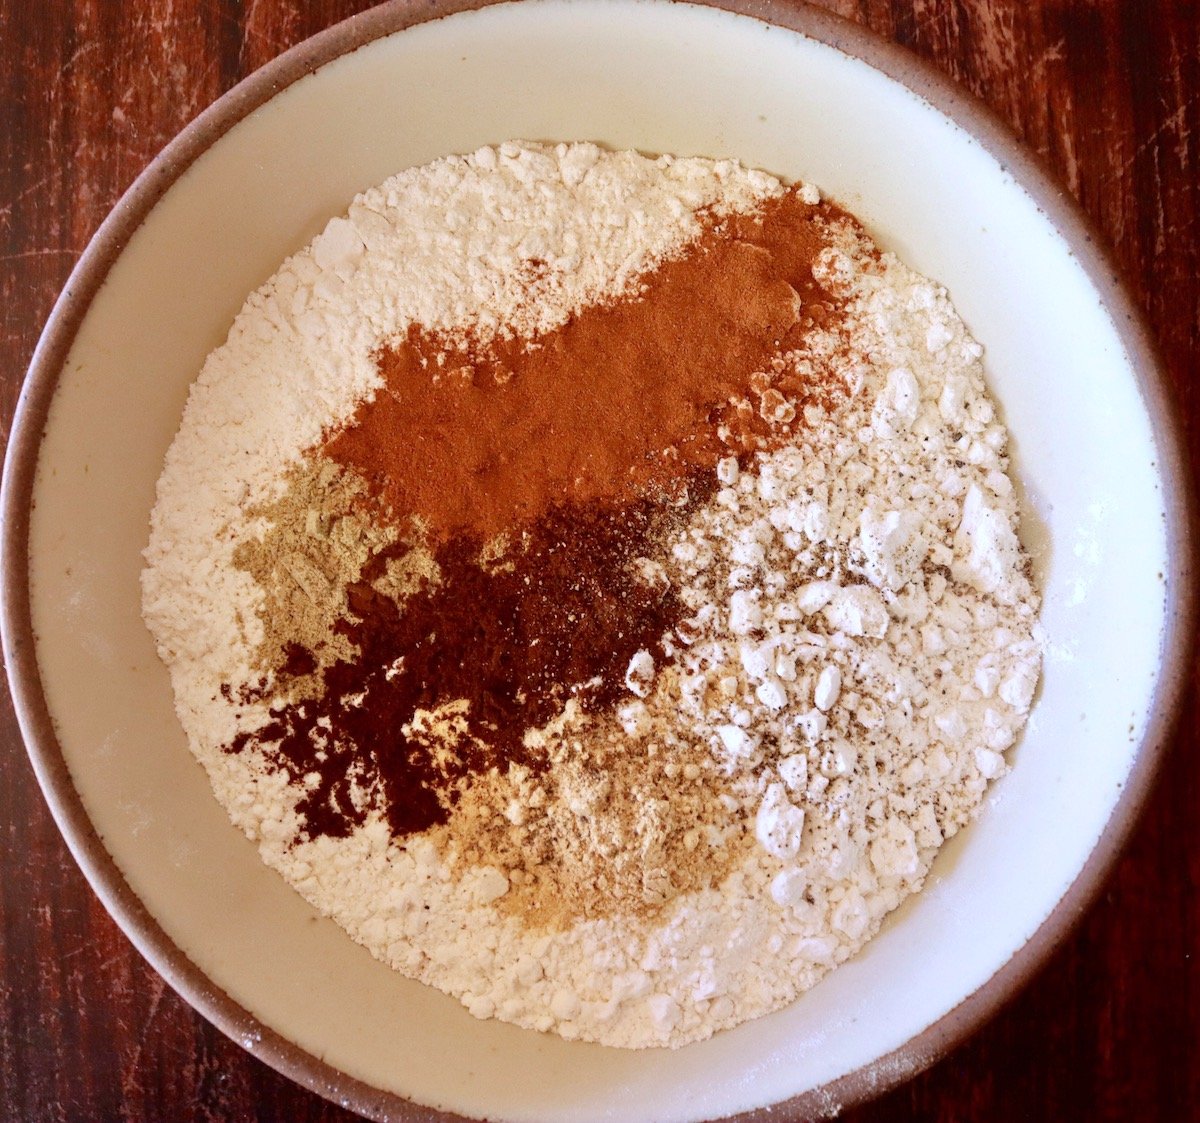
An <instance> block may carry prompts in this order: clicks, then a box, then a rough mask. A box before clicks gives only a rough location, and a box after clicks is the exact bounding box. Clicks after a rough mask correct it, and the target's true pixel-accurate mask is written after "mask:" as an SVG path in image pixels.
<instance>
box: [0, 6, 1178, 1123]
mask: <svg viewBox="0 0 1200 1123" xmlns="http://www.w3.org/2000/svg"><path fill="white" fill-rule="evenodd" d="M822 3H824V5H825V6H826V7H828V8H831V9H833V10H836V11H838V12H840V13H841V14H842V15H845V16H848V17H849V18H851V19H853V20H856V21H858V22H860V23H863V24H865V25H867V26H869V27H871V28H873V29H874V30H876V31H878V32H880V33H881V34H882V35H884V36H886V37H887V38H889V39H893V40H895V41H897V42H900V43H902V44H904V45H906V46H908V47H910V48H911V49H912V50H914V51H916V52H917V53H918V54H920V55H922V56H924V57H925V58H927V59H930V60H931V61H932V62H933V63H934V64H935V65H937V66H938V67H939V68H941V69H942V70H943V71H945V72H946V73H947V74H949V75H951V76H952V77H953V78H955V79H957V80H958V81H960V82H961V83H963V84H964V85H966V86H967V87H968V88H970V89H971V90H972V91H974V92H975V93H976V94H977V95H979V96H980V97H981V98H983V99H984V101H986V102H987V103H988V104H990V105H991V106H992V107H993V108H994V109H995V110H997V111H998V112H999V114H1000V115H1001V116H1002V117H1003V118H1004V119H1005V120H1006V121H1008V122H1009V123H1010V124H1011V125H1012V127H1013V128H1014V129H1015V130H1016V131H1017V133H1018V134H1019V135H1020V136H1021V137H1022V138H1023V139H1024V140H1025V141H1026V142H1027V143H1028V144H1029V145H1030V146H1031V147H1032V148H1033V149H1035V150H1036V151H1037V152H1038V153H1039V154H1040V155H1041V156H1042V157H1043V159H1044V160H1045V162H1046V164H1047V165H1048V166H1049V167H1050V169H1051V170H1052V171H1053V172H1054V173H1055V174H1056V175H1057V176H1058V177H1059V178H1060V179H1061V180H1062V182H1063V183H1064V184H1065V185H1066V186H1067V187H1068V188H1069V190H1070V191H1071V193H1072V194H1073V195H1074V196H1075V197H1076V198H1077V199H1078V200H1079V201H1080V203H1082V205H1083V207H1084V209H1085V210H1086V211H1087V212H1088V213H1089V214H1090V215H1091V216H1092V217H1093V219H1095V220H1096V222H1097V223H1098V225H1099V226H1100V228H1101V229H1102V230H1103V232H1104V233H1105V234H1106V235H1107V237H1108V238H1109V240H1110V241H1111V243H1112V245H1113V247H1114V249H1115V253H1116V257H1117V261H1118V263H1119V266H1120V268H1121V270H1122V271H1123V273H1124V276H1125V277H1126V279H1127V280H1128V282H1129V284H1130V285H1131V286H1132V289H1133V292H1134V294H1135V295H1136V297H1137V300H1138V302H1139V303H1140V304H1141V306H1142V307H1143V308H1144V309H1145V311H1146V312H1147V314H1148V315H1149V318H1150V322H1151V324H1152V325H1153V327H1154V329H1155V331H1156V332H1157V335H1158V338H1159V340H1160V342H1161V344H1162V348H1163V352H1164V354H1165V357H1166V362H1167V366H1168V368H1169V371H1170V375H1171V379H1172V381H1173V383H1174V386H1175V389H1176V391H1177V394H1178V398H1179V401H1180V402H1181V404H1182V408H1183V410H1184V415H1185V417H1186V421H1187V427H1188V434H1189V439H1190V444H1191V450H1192V455H1193V464H1196V463H1200V455H1198V454H1200V436H1198V426H1200V371H1198V369H1197V363H1198V359H1197V355H1198V354H1200V349H1198V344H1200V281H1198V279H1197V275H1198V273H1200V254H1198V252H1197V235H1198V233H1200V223H1198V213H1200V205H1198V204H1200V186H1198V185H1200V11H1198V9H1197V6H1196V4H1195V3H1193V2H1192V0H1157V2H1153V0H858V2H855V0H822ZM367 6H369V5H368V4H366V3H364V2H362V0H138V2H136V3H121V2H119V0H0V409H2V410H3V418H4V424H3V431H4V432H7V429H8V422H9V419H10V418H11V415H12V410H13V407H14V404H15V401H16V397H17V392H18V388H19V386H20V384H21V379H22V377H23V374H24V370H25V367H26V364H27V362H28V360H29V356H30V354H31V352H32V350H33V347H34V344H35V342H36V341H37V337H38V333H39V331H40V329H41V326H42V323H43V321H44V320H45V318H46V316H47V315H48V313H49V311H50V308H51V305H52V303H53V301H54V299H55V296H56V295H57V293H58V291H59V289H60V288H61V286H62V284H63V281H64V280H65V279H66V276H67V273H68V271H69V270H70V268H71V266H72V264H73V263H74V262H75V260H76V258H77V257H78V256H79V254H80V253H81V252H82V250H83V248H84V246H85V245H86V243H87V240H88V238H89V236H90V235H91V234H92V232H93V231H94V230H95V228H96V227H97V225H98V224H99V223H100V221H101V220H102V219H103V217H104V215H105V214H106V213H107V211H108V210H109V208H110V207H111V206H112V204H113V203H114V202H115V201H116V200H117V198H118V197H119V196H120V194H121V192H122V191H123V190H124V189H125V188H126V187H127V186H128V184H129V183H130V182H131V181H132V180H133V178H134V177H135V176H136V175H137V173H138V172H139V171H140V170H141V169H142V168H143V167H144V166H145V164H146V163H147V162H148V161H149V160H150V159H151V158H152V157H153V156H154V155H155V154H156V153H157V152H158V151H159V149H160V148H161V147H162V146H163V145H164V144H165V143H166V142H167V141H168V140H169V139H170V138H171V137H172V136H173V135H174V134H175V133H176V132H177V131H178V130H179V129H180V128H181V127H182V126H183V125H184V124H185V123H186V122H187V121H189V120H190V119H191V118H192V117H194V116H195V115H196V114H197V113H198V112H199V111H200V110H202V109H203V108H204V107H205V106H206V105H208V104H209V103H210V102H212V101H213V100H214V99H215V98H216V97H217V96H218V95H220V94H221V93H222V92H223V91H224V90H226V89H228V88H229V87H230V86H232V85H233V84H234V83H235V82H237V81H238V79H240V78H241V77H243V76H244V75H246V74H248V73H249V72H250V71H252V70H254V69H255V68H256V67H259V66H261V65H262V64H263V63H265V62H267V61H268V60H269V59H271V58H272V57H274V56H275V55H276V54H278V53H279V52H280V51H282V50H284V49H285V48H287V47H289V46H291V45H292V44H294V43H296V42H298V41H300V40H301V39H303V38H305V37H306V36H308V35H311V34H312V33H314V32H316V31H318V30H320V29H321V28H323V27H326V26H328V25H329V24H331V23H333V22H334V21H336V20H339V19H341V18H343V17H345V16H348V15H350V14H352V13H353V12H355V11H359V10H361V9H363V8H365V7H367ZM1198 678H1200V676H1198V675H1197V674H1196V673H1195V672H1193V675H1192V695H1191V699H1190V701H1189V704H1188V707H1187V709H1186V711H1185V714H1184V718H1183V722H1182V727H1181V730H1180V734H1179V736H1178V737H1177V739H1176V741H1177V743H1176V744H1175V746H1174V748H1173V750H1172V752H1171V753H1170V755H1169V757H1168V758H1167V761H1166V765H1165V769H1164V774H1163V775H1162V777H1161V779H1160V782H1159V784H1158V786H1157V789H1156V791H1155V794H1154V796H1153V797H1152V799H1151V802H1150V805H1149V807H1148V809H1147V813H1146V815H1145V817H1144V819H1143V820H1142V822H1141V824H1140V826H1139V828H1138V829H1137V831H1136V834H1135V836H1134V838H1133V840H1132V843H1131V845H1130V846H1129V848H1128V850H1127V852H1126V854H1125V855H1124V857H1123V858H1122V860H1121V861H1120V862H1119V864H1118V866H1117V868H1116V870H1115V872H1114V874H1113V876H1112V877H1111V879H1110V880H1109V882H1108V884H1107V886H1106V889H1105V891H1104V892H1103V893H1102V895H1101V897H1100V899H1099V901H1098V902H1097V903H1096V905H1095V906H1094V907H1093V908H1092V909H1091V910H1090V912H1089V913H1088V915H1087V917H1086V919H1085V920H1084V922H1083V923H1082V925H1081V926H1080V927H1079V928H1078V930H1077V931H1076V932H1075V933H1074V934H1073V935H1072V936H1071V937H1070V938H1069V939H1068V940H1067V941H1066V942H1065V943H1064V944H1063V945H1062V946H1061V947H1060V948H1059V949H1058V950H1057V952H1056V953H1055V955H1054V956H1053V958H1052V959H1051V961H1050V962H1049V964H1048V966H1047V967H1046V968H1045V969H1044V970H1043V971H1042V972H1041V973H1040V974H1039V975H1038V976H1037V977H1036V978H1034V980H1033V981H1032V982H1031V983H1030V984H1029V986H1028V987H1027V988H1026V989H1025V990H1024V991H1023V992H1022V993H1021V994H1020V995H1019V996H1018V997H1017V998H1016V999H1015V1000H1014V1001H1013V1002H1012V1003H1011V1004H1010V1005H1009V1006H1008V1007H1007V1008H1006V1009H1005V1010H1004V1011H1003V1012H1002V1013H1001V1014H1000V1015H999V1016H998V1017H996V1018H995V1019H994V1020H993V1021H992V1022H991V1023H989V1024H988V1025H987V1026H986V1027H985V1028H984V1029H983V1030H981V1031H980V1032H979V1033H978V1034H976V1035H975V1037H974V1038H973V1039H972V1040H970V1041H969V1042H968V1043H967V1044H965V1045H964V1046H962V1047H961V1048H960V1049H958V1050H957V1051H956V1052H955V1053H953V1054H952V1055H951V1056H949V1057H948V1058H946V1059H945V1060H943V1061H941V1062H940V1063H939V1064H937V1065H935V1066H934V1067H933V1068H932V1069H930V1070H928V1071H927V1072H925V1073H924V1074H922V1075H920V1076H918V1077H917V1078H916V1079H914V1080H912V1081H911V1082H909V1083H908V1084H907V1085H905V1086H904V1087H902V1088H900V1089H898V1090H896V1091H894V1092H892V1093H890V1094H889V1095H887V1096H885V1097H884V1098H882V1099H880V1100H878V1101H877V1102H875V1103H873V1104H870V1105H868V1106H865V1107H862V1108H860V1109H858V1110H855V1111H851V1112H848V1113H847V1114H846V1116H845V1118H847V1119H850V1120H853V1121H854V1123H880V1121H884V1120H890V1121H898V1120H922V1121H925V1120H945V1121H955V1120H1002V1121H1008V1120H1122V1121H1126V1120H1129V1121H1135V1120H1164V1121H1170V1123H1177V1121H1185V1120H1190V1119H1200V894H1198V892H1197V882H1198V880H1200V845H1198V843H1200V827H1198V826H1197V823H1198V822H1200V741H1198V738H1197V729H1198V727H1200V721H1198V718H1200V708H1198V707H1197V703H1196V695H1197V691H1196V685H1197V679H1198ZM1098 688H1102V684H1098ZM0 705H2V707H3V708H2V709H0V1119H2V1120H5V1121H8V1120H13V1121H27V1120H29V1121H32V1120H37V1121H40V1120H69V1121H76V1120H78V1121H85V1120H86V1121H93V1120H94V1121H103V1120H179V1121H192V1120H251V1119H261V1120H288V1121H291V1120H295V1121H302V1120H321V1121H331V1120H346V1119H350V1118H351V1116H350V1115H349V1114H348V1113H346V1112H345V1111H343V1110H341V1109H338V1108H335V1107H333V1106H332V1105H329V1104H327V1103H325V1102H324V1101H323V1100H321V1099H319V1098H317V1097H316V1096H314V1095H311V1094H310V1093H308V1092H306V1091H304V1090H302V1089H301V1088H299V1087H297V1086H295V1085H293V1084H291V1083H290V1082H289V1081H288V1080H286V1079H285V1078H283V1077H281V1076H278V1075H276V1074H275V1073H274V1072H272V1071H271V1070H269V1069H268V1068H266V1067H265V1066H263V1065H262V1064H260V1063H259V1062H257V1061H256V1060H254V1059H253V1058H252V1057H250V1056H249V1054H247V1053H245V1052H243V1051H242V1050H241V1049H240V1048H239V1047H238V1046H237V1045H235V1044H233V1043H232V1042H230V1041H228V1040H227V1039H225V1038H224V1037H223V1036H222V1035H221V1034H220V1033H219V1032H217V1031H216V1030H215V1029H213V1028H212V1027H211V1026H209V1025H208V1024H207V1023H206V1022H204V1021H203V1020H202V1019H201V1018H200V1017H199V1016H198V1015H197V1014H195V1013H193V1012H192V1010H191V1009H190V1008H189V1007H188V1006H187V1005H186V1004H185V1003H184V1002H183V1001H182V1000H181V999H179V998H178V997H177V996H176V995H175V994H174V993H173V992H172V991H171V990H170V989H169V988H167V987H166V986H165V984H164V983H163V982H162V980H161V979H160V978H159V977H158V976H157V975H156V974H155V973H154V972H153V971H152V970H151V969H150V967H148V966H147V965H146V963H145V962H144V961H143V960H142V959H141V957H140V956H139V955H138V954H137V952H135V951H134V950H133V948H132V946H131V945H130V944H129V943H128V941H127V940H126V939H125V937H124V936H123V935H122V934H121V933H120V932H119V931H118V930H117V928H116V927H115V925H114V924H113V923H112V922H111V921H110V920H109V918H108V916H107V914H106V913H105V912H104V909H103V908H102V907H101V906H100V904H99V902H98V901H97V900H96V899H95V898H94V897H93V895H92V893H91V891H90V890H89V888H88V886H87V885H86V883H85V882H84V880H83V877H82V876H81V875H80V873H79V871H78V869H77V868H76V867H75V865H74V862H73V861H72V859H71V857H70V855H69V854H68V852H67V849H66V847H65V845H64V844H63V842H62V839H61V838H60V837H59V835H58V832H57V830H56V829H55V827H54V824H53V823H52V821H51V819H50V816H49V813H48V812H47V810H46V808H45V806H44V805H43V802H42V799H41V796H40V793H39V792H38V789H37V787H36V784H35V783H34V779H33V774H32V771H31V770H30V767H29V764H28V761H27V759H26V757H25V753H24V749H23V747H22V744H21V740H20V736H19V734H18V732H17V729H16V725H15V722H14V720H13V717H12V712H11V706H10V705H9V702H8V699H7V695H5V696H4V697H3V699H2V701H0Z"/></svg>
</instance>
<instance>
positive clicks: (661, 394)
mask: <svg viewBox="0 0 1200 1123" xmlns="http://www.w3.org/2000/svg"><path fill="white" fill-rule="evenodd" d="M980 354H981V349H980V347H979V346H978V344H976V343H975V342H974V341H973V340H972V339H971V338H970V337H969V336H968V335H967V333H966V331H965V329H964V327H963V324H962V322H961V321H960V320H959V318H958V317H957V315H956V314H955V313H954V310H953V309H952V308H951V306H950V304H949V302H948V300H947V298H946V295H945V293H944V292H943V291H942V290H941V289H940V288H938V287H937V286H936V285H934V284H932V283H930V282H929V281H926V280H925V279H923V278H921V277H919V276H917V275H915V274H914V273H912V272H911V271H910V270H908V269H907V268H905V267H904V266H903V265H902V264H901V263H900V262H898V261H897V260H895V258H893V257H892V256H890V255H887V254H880V253H879V252H878V251H877V250H876V249H875V247H874V246H873V245H872V243H871V242H870V240H869V239H868V238H867V236H866V235H865V234H864V233H863V231H862V230H861V228H860V227H859V226H858V224H857V223H856V222H855V221H854V220H853V218H851V217H850V216H848V215H846V214H845V213H844V212H842V211H840V210H838V209H837V208H836V207H833V206H831V205H829V204H827V203H823V202H821V201H820V197H819V195H818V193H817V192H816V191H815V190H814V189H813V188H811V187H808V186H794V187H791V188H785V187H784V186H782V185H781V184H780V183H779V182H777V181H776V180H774V179H772V178H771V177H769V176H766V175H764V174H762V173H759V172H754V171H748V170H746V169H744V168H741V167H740V166H738V165H737V164H735V163H731V162H712V161H708V160H698V159H672V158H670V157H663V158H660V159H657V160H649V159H646V158H643V157H641V156H638V155H636V154H633V153H609V152H604V151H602V150H600V149H598V148H596V147H594V146H592V145H586V144H577V145H559V146H558V147H555V148H549V147H536V146H520V145H515V144H506V145H502V146H501V147H500V148H498V149H492V148H484V149H481V150H480V151H479V152H476V153H475V154H474V155H472V156H468V157H454V158H449V159H445V160H440V161H438V162H436V163H433V164H431V165H429V166H427V167H424V168H419V169H415V170H411V171H407V172H404V173H402V174H400V175H398V176H396V177H394V178H393V179H391V180H389V181H388V182H386V183H385V184H383V185H382V186H381V187H379V188H376V189H374V190H372V191H369V192H367V193H366V194H365V195H362V196H360V197H359V198H358V199H356V200H355V202H354V203H353V204H352V206H351V207H350V211H349V214H348V217H346V218H336V219H334V220H333V221H332V222H330V224H329V226H328V227H327V228H326V230H325V231H324V233H323V234H321V235H320V236H319V237H318V238H317V239H316V240H315V241H314V242H313V243H312V245H311V246H309V247H308V248H307V249H305V250H303V251H302V252H300V253H299V254H297V255H296V256H295V257H293V258H290V259H289V260H288V261H287V262H285V264H284V265H283V267H282V268H281V269H280V270H279V272H278V273H277V274H276V275H275V276H274V277H273V278H272V279H271V280H270V281H269V282H268V283H267V284H266V285H264V286H263V287H262V288H261V289H260V290H259V291H258V292H256V293H255V294H253V295H252V296H251V297H250V299H249V300H248V301H247V303H246V306H245V308H244V309H243V310H242V312H241V313H240V315H239V316H238V317H237V320H236V321H235V323H234V326H233V329H232V331H231V332H230V336H229V339H228V341H227V342H226V343H225V345H224V346H222V347H221V348H219V349H218V350H217V351H215V352H214V353H213V354H212V355H211V356H210V357H209V359H208V361H207V363H206V365H205V367H204V370H203V372H202V373H201V375H200V377H199V379H198V381H197V382H196V385H195V387H194V388H193V390H192V393H191V396H190V399H189V401H188V405H187V409H186V412H185V415H184V420H183V424H182V427H181V429H180V432H179V435H178V436H177V438H176V440H175V442H174V444H173V445H172V447H171V449H170V452H169V453H168V456H167V462H166V468H165V470H164V472H163V476H162V479H161V480H160V482H159V489H158V502H157V505H156V507H155V510H154V514H153V518H152V527H151V538H150V544H149V547H148V548H147V550H146V559H147V563H148V564H147V568H146V570H145V572H144V575H143V593H144V599H143V604H144V612H145V617H146V620H147V622H148V624H149V626H150V628H151V630H152V631H153V633H154V636H155V638H156V640H157V642H158V645H159V650H160V653H161V655H162V657H163V659H164V660H165V662H166V664H167V666H168V667H169V668H170V671H171V676H172V682H173V684H174V688H175V695H176V702H177V708H178V711H179V715H180V718H181V720H182V722H183V725H184V728H185V729H186V731H187V734H188V737H189V740H190V743H191V745H192V748H193V751H194V752H195V753H196V755H197V757H198V758H199V759H200V761H201V762H202V763H203V764H204V766H205V767H206V768H207V770H208V773H209V776H210V778H211V780H212V783H213V787H214V789H215V791H216V794H217V796H218V798H219V799H220V800H221V802H222V803H223V805H224V806H225V807H226V809H227V810H228V812H229V814H230V815H231V817H232V818H233V821H234V822H235V823H236V824H237V825H238V826H239V827H241V828H242V829H243V830H244V831H246V833H247V834H248V835H250V837H251V838H253V839H255V840H257V842H258V844H259V848H260V852H261V854H262V857H263V859H264V861H265V862H267V864H268V865H270V866H272V867H274V868H275V869H277V870H278V871H279V872H280V873H281V874H282V875H283V876H284V877H285V878H286V879H287V880H288V881H289V882H290V883H291V884H292V885H294V886H295V887H296V889H297V890H299V892H301V893H302V894H303V895H304V896H305V897H306V898H307V899H308V900H309V901H311V902H312V903H313V904H314V905H315V906H316V907H317V908H319V909H320V910H321V911H323V912H325V913H327V914H328V915H330V916H332V917H333V918H334V919H335V920H336V921H337V922H338V923H339V924H341V925H342V926H343V927H344V928H345V929H346V930H347V931H348V932H349V933H350V934H351V935H352V936H353V937H354V938H355V939H356V940H358V941H359V942H361V943H362V944H364V945H365V946H366V947H368V948H369V949H370V950H371V951H372V952H373V953H374V954H375V955H377V956H378V957H379V958H381V959H383V960H384V961H386V962H388V963H390V964H391V965H392V966H394V967H395V968H397V969H398V970H400V971H402V972H404V973H405V974H408V975H411V976H413V977H414V978H417V979H421V980H423V981H425V982H427V983H430V984H432V985H434V986H437V987H439V988H441V989H442V990H445V991H447V992H448V993H450V994H453V995H455V996H457V997H458V998H460V999H461V1000H462V1001H463V1003H464V1004H465V1005H466V1006H467V1008H468V1009H469V1010H470V1011H471V1012H472V1013H473V1014H475V1015H477V1016H479V1017H493V1016H494V1017H498V1018H502V1019H504V1020H506V1021H511V1022H515V1023H518V1024H520V1025H524V1026H531V1027H533V1028H536V1029H539V1030H553V1031H555V1032H557V1033H560V1034H562V1035H563V1036H564V1037H568V1038H585V1039H589V1040H594V1041H600V1042H603V1043H606V1044H610V1045H618V1046H628V1047H638V1046H647V1045H660V1044H662V1045H680V1044H683V1043H685V1042H688V1041H693V1040H697V1039H699V1038H703V1037H706V1036H708V1035H709V1034H711V1033H713V1032H714V1031H715V1030H718V1029H721V1028H723V1027H727V1026H732V1025H735V1024H737V1023H738V1022H741V1021H744V1020H745V1019H748V1018H752V1017H755V1016H758V1015H760V1014H763V1013H766V1012H767V1011H769V1010H772V1009H775V1008H776V1007H778V1006H780V1005H782V1004H784V1003H786V1002H789V1001H790V1000H792V999H793V998H795V997H796V995H798V994H799V993H800V992H801V991H803V990H805V989H806V988H808V987H810V986H812V985H813V983H815V982H816V981H817V980H818V979H819V978H820V977H821V976H822V975H824V974H825V973H826V972H827V971H828V970H830V968H831V967H833V966H834V965H835V964H837V963H839V962H841V961H843V960H845V959H846V958H848V957H849V956H851V955H852V954H854V952H855V951H856V950H857V949H858V948H860V947H861V946H862V945H863V943H864V942H865V941H866V940H867V939H869V938H870V936H871V935H872V934H873V933H874V932H875V931H876V930H877V928H878V927H879V924H880V922H881V921H882V919H883V918H884V916H885V915H886V914H887V913H888V912H889V911H890V910H891V909H893V908H895V907H896V905H897V904H899V902H900V901H901V900H902V899H903V898H904V897H905V896H906V895H907V894H909V893H911V892H914V891H915V890H917V889H919V888H920V886H921V883H922V880H923V878H924V876H925V874H926V872H927V870H928V868H929V865H930V862H931V861H932V859H933V857H934V855H935V853H936V852H937V849H938V847H939V846H940V845H941V844H942V842H943V841H944V840H945V839H946V838H948V837H949V836H950V835H952V834H954V833H955V832H956V831H957V830H958V829H959V828H960V827H962V826H963V825H964V824H965V823H967V822H968V821H969V820H970V819H971V817H972V816H973V815H974V814H975V812H976V811H977V809H978V807H979V805H980V802H981V799H982V797H983V794H984V792H985V790H986V788H987V785H988V782H989V781H990V780H992V779H993V778H995V777H996V776H998V775H999V774H1000V773H1002V772H1003V771H1004V770H1005V768H1006V763H1005V759H1004V755H1003V754H1004V752H1005V750H1006V749H1007V748H1008V747H1009V746H1010V745H1011V744H1012V743H1013V741H1014V739H1015V737H1016V735H1017V733H1018V731H1019V730H1020V728H1021V726H1022V724H1023V722H1024V720H1025V716H1026V714H1027V712H1028V710H1029V706H1030V701H1031V699H1032V696H1033V693H1034V689H1035V686H1036V682H1037V676H1038V666H1039V653H1038V647H1037V644H1036V642H1035V640H1034V629H1035V625H1036V609H1037V598H1036V595H1035V593H1034V591H1033V589H1032V588H1031V586H1030V582H1029V576H1028V564H1027V559H1026V557H1025V555H1024V554H1023V552H1022V549H1021V546H1020V543H1019V542H1018V540H1017V536H1016V532H1015V526H1016V503H1015V500H1014V496H1013V489H1012V485H1011V483H1010V481H1009V478H1008V476H1007V475H1006V474H1005V467H1006V463H1005V441H1006V434H1005V430H1004V428H1003V426H1002V425H1001V424H1000V423H999V422H998V421H997V420H996V418H995V413H994V410H993V407H992V405H991V403H990V402H989V400H988V397H987V394H986V391H985V388H984V381H983V371H982V367H981V364H980Z"/></svg>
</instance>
